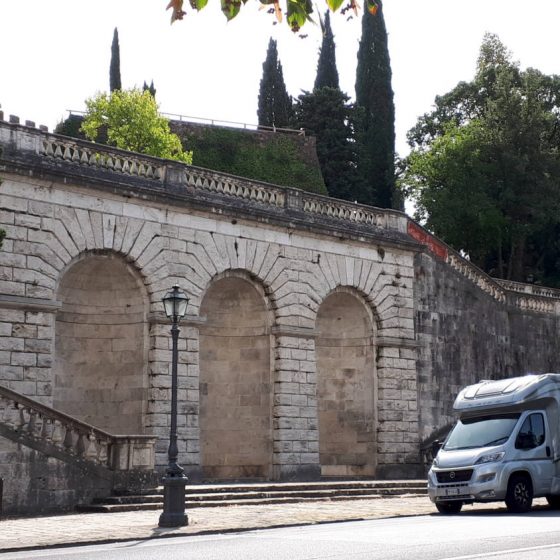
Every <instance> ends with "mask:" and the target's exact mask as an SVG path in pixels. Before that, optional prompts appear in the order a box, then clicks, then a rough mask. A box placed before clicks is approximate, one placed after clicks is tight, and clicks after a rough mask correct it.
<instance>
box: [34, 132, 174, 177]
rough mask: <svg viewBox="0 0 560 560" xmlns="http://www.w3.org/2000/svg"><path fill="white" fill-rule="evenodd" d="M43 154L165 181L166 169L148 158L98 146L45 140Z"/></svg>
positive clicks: (51, 139)
mask: <svg viewBox="0 0 560 560" xmlns="http://www.w3.org/2000/svg"><path fill="white" fill-rule="evenodd" d="M39 153H40V154H41V155H42V156H45V157H47V158H52V159H59V160H62V161H65V162H69V163H74V164H78V165H83V166H88V167H95V168H99V169H106V170H108V171H113V172H115V173H122V174H123V175H130V176H136V177H145V178H147V179H154V180H162V179H163V177H164V166H163V165H162V164H159V165H158V164H157V163H156V162H155V161H157V160H155V161H154V160H150V159H148V158H146V157H140V156H137V155H136V154H133V153H131V152H123V151H120V150H118V151H117V150H115V149H110V148H109V149H107V148H105V149H104V147H103V146H99V145H98V144H93V143H88V144H87V145H84V144H82V143H78V142H73V141H71V140H68V139H64V140H63V139H60V138H56V137H53V136H49V137H47V138H45V139H44V140H43V141H42V142H41V144H40V145H39Z"/></svg>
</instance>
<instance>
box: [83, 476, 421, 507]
mask: <svg viewBox="0 0 560 560" xmlns="http://www.w3.org/2000/svg"><path fill="white" fill-rule="evenodd" d="M425 494H426V481H424V480H399V481H377V480H375V481H372V480H367V481H365V480H362V481H336V482H334V481H320V482H300V483H274V482H267V483H238V484H193V485H188V486H187V495H186V502H185V503H186V507H187V508H197V507H218V506H231V505H263V504H283V503H285V504H288V503H289V504H293V503H298V502H310V501H334V500H361V499H376V498H383V497H388V498H390V497H399V496H403V495H425ZM162 506H163V488H162V487H160V488H158V489H157V491H156V492H153V493H151V494H147V495H138V496H111V497H109V498H106V499H98V500H95V501H94V502H93V503H92V504H90V505H83V506H79V508H78V509H79V511H83V512H117V511H137V510H153V509H160V508H161V507H162Z"/></svg>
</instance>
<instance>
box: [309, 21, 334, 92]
mask: <svg viewBox="0 0 560 560" xmlns="http://www.w3.org/2000/svg"><path fill="white" fill-rule="evenodd" d="M323 87H330V88H338V87H339V81H338V70H337V69H336V54H335V46H334V35H333V32H332V29H331V18H330V16H329V12H327V13H326V14H325V23H324V26H323V42H322V43H321V50H320V51H319V62H318V63H317V76H316V78H315V85H314V86H313V89H314V90H315V89H321V88H323Z"/></svg>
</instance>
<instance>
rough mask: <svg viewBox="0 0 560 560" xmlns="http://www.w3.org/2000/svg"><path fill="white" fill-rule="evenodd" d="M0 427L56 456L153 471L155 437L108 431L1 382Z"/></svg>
mask: <svg viewBox="0 0 560 560" xmlns="http://www.w3.org/2000/svg"><path fill="white" fill-rule="evenodd" d="M0 427H2V428H4V429H3V430H2V431H3V434H4V435H6V436H10V435H11V436H12V437H11V438H10V439H13V440H15V441H20V442H21V443H24V444H27V445H30V446H32V447H40V448H42V449H43V450H45V451H51V452H54V455H55V456H57V457H59V458H66V459H67V460H70V461H78V462H79V461H86V462H91V463H93V464H95V465H98V466H100V467H105V468H107V469H109V470H111V471H131V470H140V471H153V470H154V463H155V454H154V446H155V441H156V438H155V437H153V436H145V435H130V436H129V435H126V436H120V435H119V436H115V435H112V434H109V433H107V432H104V431H103V430H99V429H97V428H94V427H93V426H91V425H89V424H86V423H85V422H81V421H80V420H77V419H76V418H73V417H72V416H69V415H67V414H64V413H62V412H59V411H57V410H54V409H52V408H50V407H48V406H45V405H43V404H41V403H39V402H37V401H35V400H33V399H30V398H29V397H25V396H23V395H20V394H19V393H16V392H15V391H12V390H10V389H8V388H7V387H3V386H1V385H0ZM34 443H35V444H38V445H34Z"/></svg>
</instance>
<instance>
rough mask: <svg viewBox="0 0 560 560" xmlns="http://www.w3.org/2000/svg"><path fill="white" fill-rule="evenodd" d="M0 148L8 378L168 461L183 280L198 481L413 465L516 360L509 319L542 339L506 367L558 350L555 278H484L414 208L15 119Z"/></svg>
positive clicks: (185, 419) (182, 357)
mask: <svg viewBox="0 0 560 560" xmlns="http://www.w3.org/2000/svg"><path fill="white" fill-rule="evenodd" d="M0 149H1V155H0V181H1V183H2V184H1V186H0V227H2V228H3V229H5V230H6V238H5V240H4V244H3V247H2V249H1V251H0V384H2V385H5V386H7V387H9V388H11V389H13V390H15V391H18V392H20V393H22V394H25V395H28V396H32V397H34V398H37V399H39V400H41V401H42V402H44V403H45V404H47V405H49V406H55V407H57V408H59V409H60V410H62V411H65V412H67V413H69V414H72V415H76V416H77V417H78V418H80V419H82V420H84V421H89V422H91V423H93V424H98V425H99V426H100V427H103V428H105V429H106V430H107V431H112V432H113V433H115V432H120V433H125V434H127V433H128V434H130V433H145V434H151V435H155V436H157V437H158V442H157V445H156V460H157V464H158V465H159V467H160V468H162V467H163V466H164V465H165V463H166V460H167V443H168V442H167V438H168V435H169V410H170V387H171V382H170V371H171V364H170V362H171V336H170V324H169V323H168V321H167V319H166V318H165V317H164V315H163V313H162V304H161V298H162V297H163V295H164V294H165V293H166V292H167V291H168V290H169V289H170V287H171V286H172V285H173V284H175V283H177V284H179V285H180V287H181V288H182V289H183V290H184V291H185V292H186V293H187V295H188V297H189V306H188V310H187V316H186V317H185V319H184V320H183V321H182V322H181V324H180V329H181V333H180V338H179V369H178V373H179V412H180V417H179V422H178V431H179V462H180V463H181V464H182V465H183V466H184V467H185V469H186V471H187V473H188V474H189V475H190V476H191V478H192V479H193V480H196V479H230V480H231V479H235V480H239V479H244V478H251V479H256V478H259V479H277V480H290V479H294V480H303V479H315V478H318V477H319V476H324V477H329V476H331V477H341V476H342V477H355V476H368V477H386V478H395V477H413V476H418V475H419V474H422V472H423V471H422V469H423V466H422V464H421V461H422V460H421V442H422V440H424V439H425V438H427V437H429V436H430V434H431V433H432V432H433V431H434V430H435V429H437V428H438V427H440V426H441V425H443V424H444V423H445V422H447V421H449V420H450V418H451V415H450V402H452V397H453V395H454V392H455V391H456V389H458V388H459V387H460V386H461V385H463V384H464V383H465V382H466V381H470V380H471V379H472V378H474V377H477V376H479V375H489V374H492V373H493V374H495V373H496V371H498V369H499V368H501V366H502V365H504V364H503V363H502V362H501V361H499V360H498V361H496V360H494V359H493V356H494V355H495V353H494V352H493V350H494V349H496V348H498V349H499V352H498V354H499V355H505V354H507V353H508V352H510V353H511V352H515V351H516V349H515V348H514V347H513V344H514V343H518V342H519V341H520V337H519V336H518V335H513V334H512V333H513V330H512V329H515V332H518V333H521V332H522V331H523V329H526V328H527V327H530V328H534V329H535V332H537V333H539V336H540V337H541V339H542V342H541V343H540V345H541V347H542V349H543V351H545V353H546V356H547V360H544V361H543V360H541V359H539V360H534V359H533V358H532V355H531V352H530V351H529V348H528V346H520V347H519V348H522V350H520V352H522V353H523V358H519V359H518V360H517V361H514V362H512V366H515V364H523V365H524V367H525V366H526V367H531V366H534V367H535V368H540V369H545V367H546V369H548V368H559V367H560V364H557V361H558V360H557V358H556V357H555V356H553V355H552V353H551V352H548V350H546V349H545V346H546V345H547V343H550V342H551V341H552V340H554V339H555V338H557V336H558V331H559V330H560V329H559V328H558V316H560V305H559V302H560V297H559V296H558V294H557V292H555V291H553V290H549V291H546V292H540V293H538V294H537V293H536V292H534V291H530V290H529V291H526V290H521V289H520V288H519V286H517V287H516V286H509V285H508V286H506V285H503V284H500V283H498V282H496V281H494V280H492V279H490V278H488V277H486V276H485V275H484V274H483V273H481V272H480V271H478V270H477V269H475V268H474V267H472V265H470V264H469V263H466V261H463V260H461V258H460V257H458V256H457V255H456V254H455V253H454V252H453V251H452V250H451V249H449V248H445V247H444V246H443V245H442V244H441V243H439V244H436V243H433V242H431V241H430V239H429V238H428V234H425V233H422V232H421V228H420V226H417V225H414V228H412V230H411V229H410V223H411V222H410V220H409V219H408V218H407V216H406V215H404V214H402V213H399V212H395V211H390V210H380V209H377V208H368V207H365V206H360V205H355V204H351V203H347V202H344V201H337V200H333V199H329V198H327V197H321V196H318V195H312V194H310V193H304V192H302V191H299V190H297V189H293V188H284V187H277V186H271V185H267V184H264V183H258V182H253V181H249V180H245V179H241V178H238V177H232V176H228V175H225V174H220V173H215V172H212V171H208V170H203V169H197V168H195V167H192V166H185V165H182V164H179V163H175V162H166V161H163V160H159V159H156V158H150V157H147V156H141V155H138V154H131V153H128V152H123V151H119V150H116V149H112V148H108V147H104V146H99V145H96V144H90V143H87V142H82V141H77V140H69V139H67V138H64V137H60V136H56V135H52V134H48V133H46V132H44V131H38V130H35V129H31V128H29V127H24V126H21V125H19V124H7V123H1V122H0ZM410 231H413V233H414V235H412V234H411V233H410ZM419 231H420V232H421V233H422V235H421V236H419V233H418V232H419ZM418 240H419V241H418ZM433 247H436V248H437V249H438V251H437V253H434V252H431V248H433ZM442 247H443V248H442ZM442 286H444V287H445V289H444V291H443V292H442V291H441V287H442ZM473 294H475V298H472V295H473ZM469 298H470V299H469ZM475 300H476V301H477V302H480V305H481V306H483V305H485V306H486V307H485V308H484V312H485V313H486V314H487V316H488V317H489V319H490V320H489V321H486V323H485V324H486V325H487V327H485V328H486V331H485V332H486V338H485V340H484V341H483V342H484V344H478V342H480V337H481V336H483V335H482V334H480V336H479V334H477V333H478V332H479V331H478V330H477V321H476V319H477V314H476V312H472V311H470V310H469V305H470V303H469V302H471V301H475ZM477 305H478V303H477ZM458 309H460V310H461V315H460V317H459V319H454V315H453V314H454V312H455V311H456V310H458ZM481 309H482V307H481ZM506 316H507V317H508V318H509V319H508V320H507V321H506V319H505V317H506ZM480 332H482V331H480ZM489 335H491V336H492V337H494V338H491V337H490V336H489ZM533 338H534V339H535V340H536V338H537V335H535V337H533ZM532 340H533V339H532ZM466 347H469V348H471V349H472V352H473V353H475V352H476V356H477V358H476V360H475V361H472V360H470V359H467V360H463V359H462V356H463V354H462V351H458V349H459V350H460V349H462V348H466ZM473 355H474V354H473ZM469 356H470V354H469ZM475 365H476V367H477V368H478V369H477V370H476V371H473V370H474V366H475ZM493 368H494V369H493ZM492 369H493V371H492ZM510 369H511V368H510ZM499 371H500V372H503V371H504V370H503V368H502V369H499ZM0 422H1V419H0ZM1 449H2V440H1V439H0V450H1ZM22 460H23V459H22ZM0 476H1V472H0Z"/></svg>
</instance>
